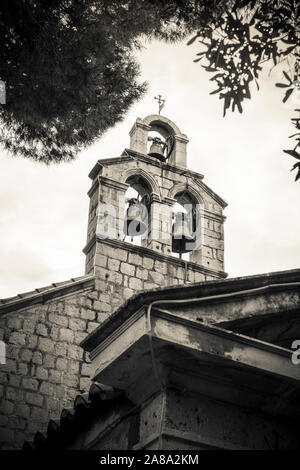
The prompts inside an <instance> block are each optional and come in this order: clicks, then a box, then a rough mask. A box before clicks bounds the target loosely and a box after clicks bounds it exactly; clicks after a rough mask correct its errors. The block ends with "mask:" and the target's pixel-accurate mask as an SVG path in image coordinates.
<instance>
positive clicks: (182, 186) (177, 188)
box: [168, 183, 205, 208]
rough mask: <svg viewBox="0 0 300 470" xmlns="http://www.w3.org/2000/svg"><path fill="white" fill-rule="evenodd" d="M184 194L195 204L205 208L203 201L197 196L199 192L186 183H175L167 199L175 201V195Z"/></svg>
mask: <svg viewBox="0 0 300 470" xmlns="http://www.w3.org/2000/svg"><path fill="white" fill-rule="evenodd" d="M182 192H186V193H188V194H190V196H191V197H192V198H193V199H194V200H195V203H196V204H200V205H202V206H203V208H204V207H205V204H204V199H203V198H202V196H201V195H200V194H199V192H198V191H197V190H196V189H195V188H194V187H193V186H192V185H191V184H188V183H177V184H175V185H174V186H172V188H171V189H170V190H169V193H168V197H169V198H171V199H176V194H178V193H182Z"/></svg>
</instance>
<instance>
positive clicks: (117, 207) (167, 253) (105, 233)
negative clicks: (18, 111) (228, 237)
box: [84, 114, 227, 303]
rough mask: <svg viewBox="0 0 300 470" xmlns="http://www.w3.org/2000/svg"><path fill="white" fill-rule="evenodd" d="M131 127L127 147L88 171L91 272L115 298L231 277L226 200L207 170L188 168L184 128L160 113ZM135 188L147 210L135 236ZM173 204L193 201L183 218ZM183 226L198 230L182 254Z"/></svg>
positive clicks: (88, 270) (88, 266) (88, 259)
mask: <svg viewBox="0 0 300 470" xmlns="http://www.w3.org/2000/svg"><path fill="white" fill-rule="evenodd" d="M154 134H155V136H154V137H153V135H154ZM129 135H130V148H126V149H125V150H124V151H123V153H122V155H121V156H119V157H117V158H109V159H102V160H99V161H98V162H97V163H96V165H95V166H94V168H93V169H92V171H91V172H90V174H89V177H90V178H91V180H92V186H91V188H90V190H89V192H88V195H89V197H90V208H89V220H88V233H87V244H86V246H85V248H84V253H85V254H86V274H91V273H94V274H95V275H96V277H97V279H98V280H99V282H102V284H101V286H102V287H101V288H102V290H103V291H105V292H109V293H110V294H112V293H113V300H114V301H115V303H120V302H122V301H124V300H125V299H126V298H128V297H130V296H131V295H133V294H134V293H135V292H137V291H141V290H146V289H153V288H159V287H165V286H172V285H178V284H184V283H193V282H199V281H205V280H211V279H218V278H224V277H226V276H227V275H226V273H225V272H224V261H223V260H224V237H223V224H224V221H225V217H224V216H223V209H224V208H225V207H226V205H227V204H226V202H224V200H223V199H221V198H220V197H219V196H218V195H217V194H216V193H215V192H214V191H212V190H211V189H210V188H209V187H208V186H206V184H205V183H204V182H203V175H201V174H199V173H196V172H194V171H191V170H189V169H188V168H187V144H188V138H187V136H186V135H185V134H182V133H181V131H180V129H179V128H178V127H177V126H176V125H175V124H174V123H173V122H172V121H171V120H170V119H168V118H166V117H164V116H161V115H155V114H154V115H149V116H147V117H146V118H144V119H140V118H138V119H137V120H136V122H135V123H134V125H133V127H132V129H131V131H130V133H129ZM157 135H158V136H159V137H158V136H157ZM131 190H132V191H134V192H135V194H136V195H137V196H136V197H137V199H135V201H136V202H138V201H139V203H143V204H145V207H146V209H147V216H148V217H147V219H146V220H145V221H144V220H143V224H142V225H143V228H144V231H143V233H142V234H141V236H140V237H134V236H133V237H131V239H130V237H128V236H126V235H128V233H127V232H126V227H127V225H126V224H128V200H129V199H128V196H127V194H128V192H130V191H131ZM130 201H131V202H130V204H131V203H132V199H131V200H130ZM176 206H177V207H184V208H185V207H187V208H188V209H187V210H186V211H185V212H186V214H185V215H186V220H183V219H182V221H180V220H179V218H178V214H177V215H176V213H175V212H176V211H175V208H176ZM135 208H137V206H136V207H135ZM131 209H132V208H131ZM136 214H137V217H139V215H138V214H140V213H139V211H138V210H137V212H136ZM178 221H179V222H178ZM195 221H196V223H195ZM174 224H175V225H174ZM176 224H177V225H176ZM182 224H184V225H182ZM188 224H190V226H189V228H188ZM182 226H184V230H189V233H192V232H193V234H194V235H192V236H189V238H188V239H187V242H191V244H190V245H189V246H190V247H191V248H188V249H186V250H182V251H183V253H184V254H185V256H184V259H183V258H182V257H181V255H182V253H181V248H178V247H181V246H183V245H182V243H181V242H176V241H175V240H174V239H176V237H175V236H174V234H175V235H178V233H179V234H180V233H182V230H181V229H182ZM179 238H180V237H179ZM136 240H139V243H136ZM174 251H175V252H174ZM187 253H188V254H187ZM187 257H189V258H188V259H187ZM117 299H119V302H117Z"/></svg>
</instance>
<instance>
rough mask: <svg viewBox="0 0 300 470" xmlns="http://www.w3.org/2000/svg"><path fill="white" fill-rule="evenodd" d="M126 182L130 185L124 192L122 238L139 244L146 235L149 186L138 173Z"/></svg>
mask: <svg viewBox="0 0 300 470" xmlns="http://www.w3.org/2000/svg"><path fill="white" fill-rule="evenodd" d="M126 183H127V184H129V185H130V186H129V188H128V189H127V191H126V193H125V213H124V228H123V231H124V240H125V241H126V242H129V243H132V244H134V245H137V246H141V245H142V240H144V239H146V238H147V237H148V227H149V223H150V194H151V187H150V185H149V183H148V182H147V181H146V180H145V179H144V178H143V177H141V176H140V175H131V176H129V177H128V178H127V180H126Z"/></svg>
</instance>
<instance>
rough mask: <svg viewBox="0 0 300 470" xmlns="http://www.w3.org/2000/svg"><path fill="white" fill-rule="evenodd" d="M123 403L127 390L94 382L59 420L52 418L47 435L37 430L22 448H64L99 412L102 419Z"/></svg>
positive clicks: (125, 399) (65, 410)
mask: <svg viewBox="0 0 300 470" xmlns="http://www.w3.org/2000/svg"><path fill="white" fill-rule="evenodd" d="M123 402H126V403H128V402H129V400H128V399H127V398H126V396H125V394H124V393H122V392H120V391H118V390H114V389H112V388H111V387H106V386H105V385H100V384H97V383H92V385H91V387H90V390H89V392H88V393H85V394H82V395H77V397H76V398H75V400H74V405H73V408H71V409H66V408H64V409H63V410H62V411H61V414H60V418H59V419H58V420H53V419H51V420H50V421H49V423H48V427H47V432H46V434H45V435H44V434H42V433H41V432H37V433H36V434H35V437H34V439H33V441H32V442H28V441H25V443H24V445H23V450H29V451H30V450H47V449H51V448H55V449H56V450H57V449H59V448H61V449H62V448H65V447H66V446H67V445H68V444H70V443H71V442H72V441H73V440H74V438H75V437H76V435H77V434H78V433H79V432H80V431H81V429H82V427H83V426H84V424H85V423H87V422H88V421H89V420H91V419H92V418H93V417H94V415H95V414H96V413H97V417H99V416H100V418H101V415H104V413H106V412H107V410H108V409H109V408H110V407H112V406H114V405H117V404H119V405H121V404H122V403H123ZM130 405H131V403H130Z"/></svg>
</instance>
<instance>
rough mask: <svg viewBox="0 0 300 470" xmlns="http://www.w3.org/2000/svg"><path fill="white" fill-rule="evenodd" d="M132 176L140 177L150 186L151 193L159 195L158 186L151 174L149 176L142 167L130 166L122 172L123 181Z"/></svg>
mask: <svg viewBox="0 0 300 470" xmlns="http://www.w3.org/2000/svg"><path fill="white" fill-rule="evenodd" d="M132 176H139V177H140V178H142V179H144V180H145V182H146V184H148V186H149V187H150V192H151V193H152V194H156V195H157V196H158V197H159V198H160V197H161V193H160V188H159V186H158V184H157V182H156V181H155V179H154V178H153V176H151V175H150V174H149V173H147V172H146V171H145V170H143V169H142V168H132V169H129V170H127V171H126V172H125V174H124V183H126V181H127V180H128V179H129V178H130V177H132Z"/></svg>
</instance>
